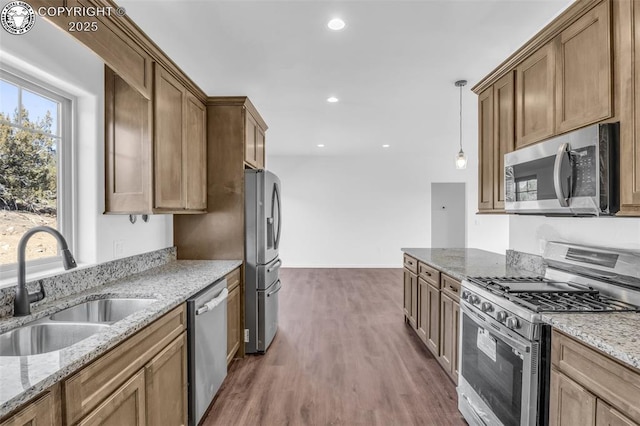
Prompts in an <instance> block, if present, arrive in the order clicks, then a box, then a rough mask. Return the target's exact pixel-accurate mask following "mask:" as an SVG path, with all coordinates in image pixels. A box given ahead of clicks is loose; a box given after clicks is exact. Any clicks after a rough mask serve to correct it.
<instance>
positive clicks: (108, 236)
mask: <svg viewBox="0 0 640 426" xmlns="http://www.w3.org/2000/svg"><path fill="white" fill-rule="evenodd" d="M0 65H9V66H10V67H12V68H14V69H17V70H19V71H22V72H24V73H25V74H26V75H31V76H33V77H35V78H36V79H39V80H41V81H43V82H44V83H47V84H50V85H52V86H55V87H58V88H60V89H62V90H64V91H65V92H67V93H68V94H70V95H72V96H74V97H75V105H76V118H77V121H76V123H75V140H74V143H75V144H76V148H77V151H76V152H77V156H76V158H75V159H74V161H75V165H76V168H77V175H76V179H75V180H76V182H77V187H76V189H75V190H76V200H77V212H76V215H77V224H78V226H77V229H76V237H77V242H76V248H75V249H74V252H75V253H74V254H75V255H76V259H78V260H79V262H81V263H98V262H105V261H109V260H112V259H114V258H116V257H125V256H130V255H134V254H139V253H144V252H148V251H152V250H157V249H160V248H164V247H169V246H171V245H173V217H172V216H171V215H157V216H151V218H150V221H149V223H144V222H142V220H140V218H138V221H137V222H136V224H135V225H132V224H131V223H129V220H128V216H112V215H109V216H107V215H103V214H102V212H103V211H104V65H103V62H102V61H101V60H100V58H98V57H97V56H96V55H95V54H93V52H91V51H90V50H88V49H87V48H86V47H84V46H83V45H81V44H80V43H78V42H76V40H75V39H74V38H72V37H71V36H70V35H68V34H66V33H65V32H64V31H61V30H59V29H57V28H54V27H53V26H52V25H51V24H49V23H48V22H46V21H45V20H44V19H38V20H37V22H36V25H35V26H34V28H33V29H32V30H31V31H30V32H28V33H27V34H24V35H20V36H10V35H7V34H4V35H3V36H2V38H1V39H0ZM116 241H117V242H119V243H120V244H121V249H122V250H121V251H120V252H119V253H118V255H117V256H116V255H115V254H114V242H116Z"/></svg>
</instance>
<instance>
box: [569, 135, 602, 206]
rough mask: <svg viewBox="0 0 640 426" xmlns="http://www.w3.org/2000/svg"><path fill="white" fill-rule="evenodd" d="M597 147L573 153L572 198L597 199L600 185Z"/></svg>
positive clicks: (577, 150) (580, 149)
mask: <svg viewBox="0 0 640 426" xmlns="http://www.w3.org/2000/svg"><path fill="white" fill-rule="evenodd" d="M597 155H598V154H597V153H596V147H595V146H587V147H584V148H579V149H576V150H572V151H571V157H572V159H573V185H572V186H573V188H572V191H571V196H572V197H595V196H596V194H597V185H598V175H597V173H598V171H597V170H598V169H597V166H598V157H597Z"/></svg>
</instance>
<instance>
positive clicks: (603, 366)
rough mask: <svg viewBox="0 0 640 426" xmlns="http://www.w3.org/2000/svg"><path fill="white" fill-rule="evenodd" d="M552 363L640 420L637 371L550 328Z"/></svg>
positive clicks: (608, 401) (638, 376)
mask: <svg viewBox="0 0 640 426" xmlns="http://www.w3.org/2000/svg"><path fill="white" fill-rule="evenodd" d="M551 341H552V349H551V362H552V363H553V365H554V366H555V367H556V368H558V369H559V370H560V371H562V372H563V373H564V374H565V375H566V376H568V377H570V378H571V379H573V380H574V381H575V382H577V383H579V384H580V385H582V386H584V387H585V388H586V389H587V390H589V392H591V393H593V394H595V395H596V396H598V397H599V398H602V399H603V400H604V401H606V402H607V403H608V404H610V405H612V406H613V407H615V408H617V409H618V410H620V411H621V412H622V413H625V414H626V415H627V416H628V417H629V418H631V419H632V420H634V421H635V422H640V405H638V401H640V371H638V370H634V369H632V368H630V367H626V366H624V365H622V364H620V363H618V362H617V361H614V360H613V359H611V358H609V357H608V356H606V355H604V354H602V353H600V352H597V351H596V350H594V349H591V348H589V347H587V346H585V345H584V344H582V343H580V342H578V341H576V340H574V339H573V338H571V337H569V336H567V335H565V334H563V333H560V332H558V331H557V330H553V335H552V340H551Z"/></svg>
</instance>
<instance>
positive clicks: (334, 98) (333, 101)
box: [327, 96, 338, 104]
mask: <svg viewBox="0 0 640 426" xmlns="http://www.w3.org/2000/svg"><path fill="white" fill-rule="evenodd" d="M327 102H330V103H332V104H335V103H336V102H338V98H336V97H335V96H330V97H328V98H327Z"/></svg>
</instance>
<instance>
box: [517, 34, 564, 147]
mask: <svg viewBox="0 0 640 426" xmlns="http://www.w3.org/2000/svg"><path fill="white" fill-rule="evenodd" d="M555 59H556V57H555V49H554V45H553V44H552V43H549V44H547V45H546V46H543V47H542V48H540V49H539V50H538V51H537V52H535V53H534V54H532V55H531V56H530V57H528V58H527V59H525V60H524V61H523V62H522V63H521V64H520V65H518V66H517V67H516V84H517V88H516V147H518V148H522V147H523V146H526V145H529V144H531V143H533V142H538V141H540V140H542V139H545V138H548V137H550V136H552V135H553V132H554V115H555V108H554V103H555V97H554V93H555V92H554V87H555V81H554V76H555Z"/></svg>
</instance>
